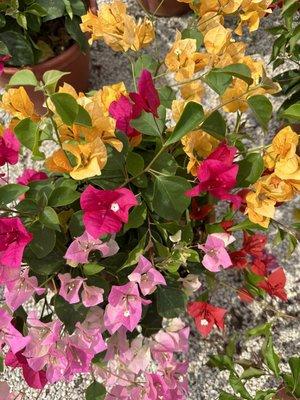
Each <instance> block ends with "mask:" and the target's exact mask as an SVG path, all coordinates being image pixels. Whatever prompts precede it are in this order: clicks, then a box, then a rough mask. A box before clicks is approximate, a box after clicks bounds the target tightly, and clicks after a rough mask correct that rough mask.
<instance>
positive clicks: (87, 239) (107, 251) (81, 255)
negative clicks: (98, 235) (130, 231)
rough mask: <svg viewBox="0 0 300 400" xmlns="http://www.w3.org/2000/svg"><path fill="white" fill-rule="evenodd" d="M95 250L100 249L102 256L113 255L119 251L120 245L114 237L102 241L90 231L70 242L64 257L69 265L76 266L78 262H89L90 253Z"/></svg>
mask: <svg viewBox="0 0 300 400" xmlns="http://www.w3.org/2000/svg"><path fill="white" fill-rule="evenodd" d="M93 250H99V251H100V252H101V255H102V257H111V256H113V255H114V254H116V253H117V252H118V251H119V246H118V243H117V242H116V241H115V240H113V239H110V240H108V241H107V242H102V241H101V240H99V239H95V238H94V237H93V236H91V235H90V234H89V233H88V232H84V233H83V234H82V235H81V236H79V237H77V238H75V240H74V241H73V242H72V243H71V244H70V246H69V247H68V250H67V252H66V254H65V255H64V258H65V259H66V260H67V263H68V264H69V265H71V266H72V267H76V266H77V265H78V264H86V263H88V261H89V254H90V252H91V251H93Z"/></svg>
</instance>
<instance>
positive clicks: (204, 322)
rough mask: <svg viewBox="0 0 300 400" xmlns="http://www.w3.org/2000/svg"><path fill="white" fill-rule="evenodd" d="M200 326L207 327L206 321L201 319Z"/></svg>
mask: <svg viewBox="0 0 300 400" xmlns="http://www.w3.org/2000/svg"><path fill="white" fill-rule="evenodd" d="M200 324H201V325H202V326H207V325H208V321H207V319H201V321H200Z"/></svg>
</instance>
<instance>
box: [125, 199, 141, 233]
mask: <svg viewBox="0 0 300 400" xmlns="http://www.w3.org/2000/svg"><path fill="white" fill-rule="evenodd" d="M146 216H147V207H146V204H145V203H142V204H141V205H140V206H137V207H134V209H133V210H132V211H131V213H130V214H129V219H128V222H127V224H125V225H124V228H123V230H124V233H125V232H127V231H128V230H129V229H133V228H134V229H136V228H139V227H140V226H141V225H143V223H144V221H145V219H146Z"/></svg>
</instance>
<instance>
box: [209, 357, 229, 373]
mask: <svg viewBox="0 0 300 400" xmlns="http://www.w3.org/2000/svg"><path fill="white" fill-rule="evenodd" d="M208 365H209V366H210V367H215V368H219V370H220V371H223V370H228V371H233V369H234V364H233V361H232V358H231V357H229V356H228V355H226V354H215V355H212V356H209V361H208Z"/></svg>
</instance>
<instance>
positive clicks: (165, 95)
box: [158, 86, 176, 108]
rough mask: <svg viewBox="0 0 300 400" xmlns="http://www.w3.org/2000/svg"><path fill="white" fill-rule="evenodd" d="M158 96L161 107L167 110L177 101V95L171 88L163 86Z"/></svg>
mask: <svg viewBox="0 0 300 400" xmlns="http://www.w3.org/2000/svg"><path fill="white" fill-rule="evenodd" d="M158 94H159V98H160V103H161V105H162V106H164V107H166V108H171V107H172V102H173V100H175V99H176V93H175V92H174V90H173V89H172V88H170V86H163V87H162V88H160V89H158Z"/></svg>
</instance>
